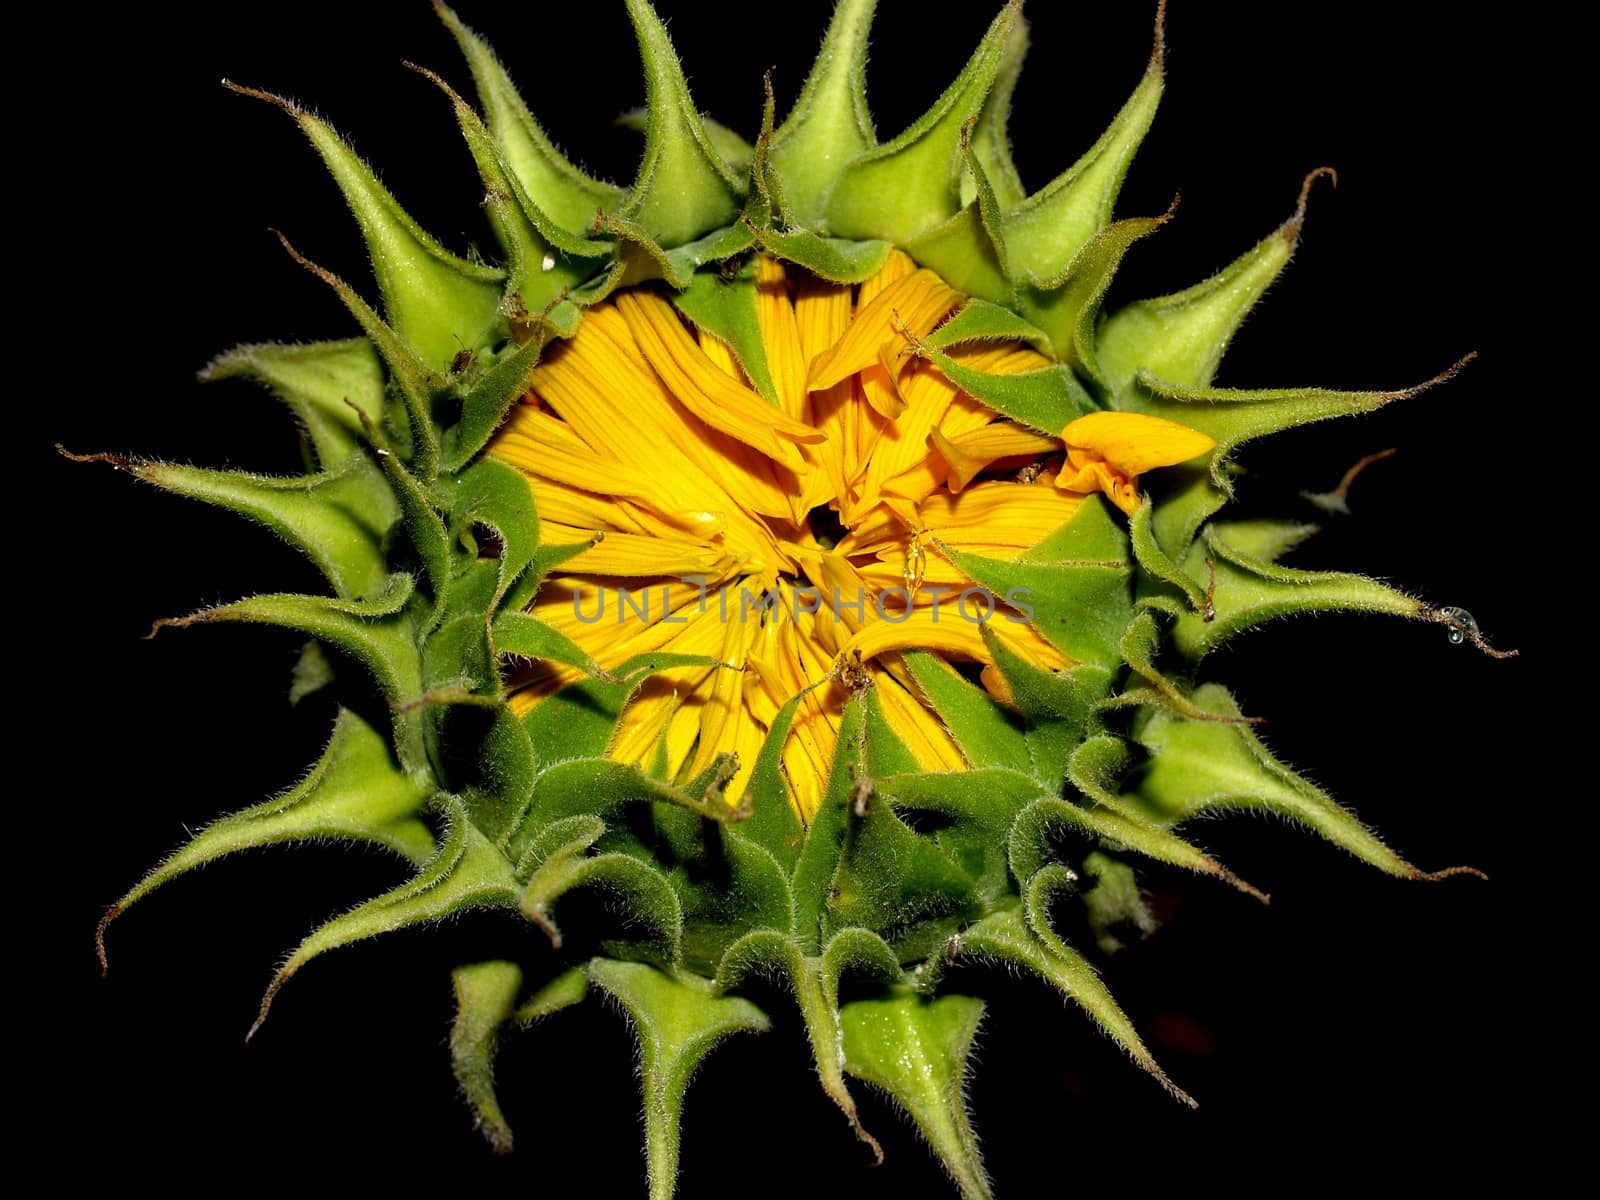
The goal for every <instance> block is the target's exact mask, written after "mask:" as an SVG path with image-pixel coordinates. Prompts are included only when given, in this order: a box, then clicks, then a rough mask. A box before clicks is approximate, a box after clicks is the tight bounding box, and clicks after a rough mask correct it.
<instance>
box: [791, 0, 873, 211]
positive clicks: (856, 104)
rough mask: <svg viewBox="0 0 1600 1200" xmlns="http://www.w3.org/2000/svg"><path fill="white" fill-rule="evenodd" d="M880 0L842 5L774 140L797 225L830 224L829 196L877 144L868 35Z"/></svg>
mask: <svg viewBox="0 0 1600 1200" xmlns="http://www.w3.org/2000/svg"><path fill="white" fill-rule="evenodd" d="M876 7H877V0H840V3H839V5H838V7H837V8H835V9H834V13H833V21H832V22H831V23H830V24H829V26H828V32H827V36H826V37H825V38H824V39H823V43H822V52H821V53H820V54H818V55H817V62H816V65H815V66H814V67H812V68H811V74H810V75H809V76H808V77H807V78H806V82H805V87H803V88H802V89H801V91H800V98H799V99H798V100H797V101H795V106H794V111H793V112H792V113H790V114H789V117H788V119H787V120H786V121H784V123H783V124H782V125H781V126H780V127H779V128H778V130H777V132H776V133H775V134H773V137H772V165H773V167H774V168H775V169H776V171H777V172H778V174H779V176H781V177H782V179H783V181H784V199H785V201H786V202H787V203H788V205H789V208H790V211H791V213H792V215H793V216H794V218H795V220H797V221H798V222H800V223H801V224H802V225H807V226H812V227H816V226H819V225H821V224H823V223H824V221H823V218H824V212H825V206H826V201H827V197H828V193H829V191H830V190H831V189H832V187H833V186H834V182H835V180H837V179H838V177H839V174H840V173H841V172H842V171H843V170H844V167H845V165H846V164H847V163H849V162H852V161H854V160H855V159H856V158H858V157H860V156H861V155H862V154H864V153H865V152H866V151H868V150H870V149H872V147H873V146H875V145H877V141H878V138H877V134H876V133H874V132H873V128H872V114H871V113H869V112H868V111H867V86H866V70H867V34H868V32H869V31H870V29H871V27H872V12H873V9H875V8H876Z"/></svg>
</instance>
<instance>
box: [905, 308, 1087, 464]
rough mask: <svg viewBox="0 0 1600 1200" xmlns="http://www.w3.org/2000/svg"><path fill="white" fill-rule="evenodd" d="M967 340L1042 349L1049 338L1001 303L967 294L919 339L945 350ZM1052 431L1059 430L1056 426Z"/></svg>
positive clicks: (964, 343) (928, 344) (929, 346)
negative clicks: (946, 315)
mask: <svg viewBox="0 0 1600 1200" xmlns="http://www.w3.org/2000/svg"><path fill="white" fill-rule="evenodd" d="M971 342H1026V343H1027V344H1028V345H1030V346H1032V347H1034V348H1035V349H1036V350H1046V349H1048V348H1049V346H1050V338H1049V337H1048V336H1047V335H1046V334H1045V332H1044V330H1042V329H1039V328H1037V327H1036V326H1034V325H1031V324H1029V323H1028V321H1026V320H1025V319H1024V318H1022V317H1020V316H1018V315H1017V314H1016V313H1015V312H1013V311H1012V310H1011V309H1009V308H1007V307H1006V306H1005V305H1002V304H995V303H993V302H992V301H989V300H984V299H981V298H979V297H976V296H974V297H969V298H968V300H967V302H966V303H965V304H963V305H962V306H961V308H960V310H959V311H957V312H956V314H955V315H954V316H952V317H951V318H950V319H949V320H948V321H945V322H944V323H943V324H942V325H940V326H939V328H937V329H935V330H934V331H933V332H932V333H930V334H929V335H928V336H927V337H925V338H923V339H922V344H923V346H924V347H926V348H927V349H929V350H947V349H949V348H950V347H951V346H961V345H966V344H968V343H971ZM1055 432H1060V431H1059V429H1057V430H1056V431H1055Z"/></svg>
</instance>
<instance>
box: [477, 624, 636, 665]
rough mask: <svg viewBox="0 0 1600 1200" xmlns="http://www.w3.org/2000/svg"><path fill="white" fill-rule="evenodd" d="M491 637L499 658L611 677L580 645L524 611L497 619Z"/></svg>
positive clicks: (491, 630)
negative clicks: (507, 656) (524, 659)
mask: <svg viewBox="0 0 1600 1200" xmlns="http://www.w3.org/2000/svg"><path fill="white" fill-rule="evenodd" d="M489 638H490V642H491V643H492V644H493V646H494V651H495V653H496V654H497V655H507V654H509V655H513V656H515V657H517V658H526V659H538V660H543V661H545V662H558V663H562V664H564V665H566V666H569V667H575V668H577V669H578V670H580V671H584V672H587V673H588V674H590V675H599V676H602V677H605V678H608V679H609V678H610V676H607V675H606V673H605V672H604V671H602V670H601V669H600V664H599V663H597V662H595V661H594V659H593V658H592V657H590V655H589V652H588V651H587V650H585V649H584V648H583V647H582V646H580V645H578V643H577V642H575V641H573V640H572V639H571V638H570V637H568V636H567V635H566V634H564V633H562V632H561V631H560V630H559V629H556V628H555V627H554V626H551V625H546V624H545V623H544V622H543V621H541V620H539V619H538V618H537V617H533V616H530V615H528V614H527V613H524V612H503V613H501V614H500V615H499V616H498V617H496V618H495V619H494V625H493V626H492V627H491V629H490V634H489Z"/></svg>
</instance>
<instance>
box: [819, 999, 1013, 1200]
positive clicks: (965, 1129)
mask: <svg viewBox="0 0 1600 1200" xmlns="http://www.w3.org/2000/svg"><path fill="white" fill-rule="evenodd" d="M982 1019H983V1001H981V1000H976V999H974V998H973V997H971V996H940V997H939V998H938V999H929V998H927V997H925V996H919V995H918V994H917V993H916V992H914V991H911V990H910V989H909V988H906V987H903V986H901V987H896V988H893V989H892V990H891V991H890V993H889V994H888V995H887V996H885V997H883V998H882V999H869V1000H853V1001H851V1002H850V1003H849V1004H846V1005H845V1006H844V1007H843V1008H842V1009H840V1010H839V1024H840V1028H841V1030H842V1032H843V1035H844V1058H845V1070H846V1071H848V1072H849V1073H850V1074H851V1075H854V1076H855V1077H856V1078H857V1079H861V1080H864V1081H865V1082H867V1083H870V1084H872V1085H873V1086H874V1087H878V1088H882V1089H883V1090H884V1091H885V1092H887V1093H888V1094H889V1095H890V1096H892V1097H893V1098H894V1099H895V1101H896V1102H897V1103H899V1105H900V1106H901V1107H902V1108H904V1109H905V1110H906V1112H908V1113H909V1114H910V1115H911V1117H912V1119H913V1120H914V1121H916V1123H917V1128H918V1129H919V1130H921V1131H922V1136H923V1137H924V1138H926V1139H927V1141H928V1144H929V1145H930V1146H931V1147H933V1151H934V1153H935V1154H937V1155H938V1156H939V1160H940V1162H942V1163H943V1164H944V1167H945V1170H947V1171H949V1172H950V1177H951V1178H952V1179H954V1180H955V1182H956V1185H957V1186H958V1187H959V1188H960V1189H961V1194H962V1196H963V1197H964V1198H965V1200H988V1197H990V1196H991V1195H992V1194H993V1193H992V1192H991V1191H990V1188H989V1179H988V1176H987V1175H986V1174H985V1173H984V1169H983V1158H982V1155H981V1154H979V1152H978V1139H977V1138H976V1137H975V1136H974V1135H973V1132H972V1122H971V1120H970V1119H969V1118H968V1116H967V1105H966V1079H967V1058H968V1056H969V1055H970V1054H971V1052H972V1040H973V1037H974V1036H975V1035H976V1034H977V1032H978V1025H979V1023H980V1022H981V1021H982Z"/></svg>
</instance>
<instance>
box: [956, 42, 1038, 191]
mask: <svg viewBox="0 0 1600 1200" xmlns="http://www.w3.org/2000/svg"><path fill="white" fill-rule="evenodd" d="M1027 55H1028V22H1027V20H1026V19H1025V18H1024V17H1023V16H1022V15H1021V14H1020V13H1019V14H1018V16H1017V19H1016V21H1015V22H1014V23H1013V24H1012V26H1011V30H1010V32H1009V33H1008V34H1007V35H1006V41H1005V45H1004V46H1003V47H1002V48H1001V51H1000V66H999V69H998V70H997V71H996V72H995V77H994V84H993V86H991V87H990V89H989V96H988V99H986V100H985V101H984V102H983V111H982V112H980V113H979V114H978V119H977V120H976V121H974V122H973V124H972V129H971V133H970V135H969V138H968V140H969V142H970V144H971V152H972V158H973V161H974V162H975V163H976V164H977V166H978V169H979V170H981V171H982V172H983V174H984V176H985V177H986V178H987V179H988V181H989V186H990V187H991V189H992V190H993V195H994V201H995V204H996V210H997V212H1001V213H1003V212H1009V211H1010V210H1011V209H1013V208H1015V207H1016V206H1017V204H1018V203H1019V202H1020V201H1021V200H1022V198H1023V196H1024V195H1026V194H1027V190H1026V189H1025V188H1024V187H1023V185H1022V176H1021V175H1020V174H1018V172H1017V166H1016V163H1014V162H1013V161H1012V160H1011V138H1010V135H1009V133H1008V132H1007V129H1006V126H1007V123H1008V122H1009V121H1010V118H1011V98H1012V96H1013V95H1015V93H1016V90H1017V80H1018V79H1019V78H1020V77H1021V75H1022V62H1023V59H1025V58H1026V57H1027ZM976 198H977V180H976V178H975V177H963V178H962V180H961V203H963V204H971V203H972V201H973V200H975V199H976Z"/></svg>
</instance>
